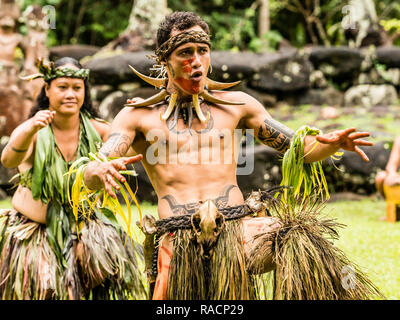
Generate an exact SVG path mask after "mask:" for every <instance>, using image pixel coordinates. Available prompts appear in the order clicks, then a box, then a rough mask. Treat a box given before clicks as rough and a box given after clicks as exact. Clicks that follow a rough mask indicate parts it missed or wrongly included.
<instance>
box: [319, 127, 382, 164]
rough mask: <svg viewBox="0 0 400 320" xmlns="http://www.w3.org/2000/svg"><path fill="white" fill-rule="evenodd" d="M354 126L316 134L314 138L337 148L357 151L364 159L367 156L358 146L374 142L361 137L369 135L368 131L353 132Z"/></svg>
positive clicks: (365, 159) (366, 158) (371, 144)
mask: <svg viewBox="0 0 400 320" xmlns="http://www.w3.org/2000/svg"><path fill="white" fill-rule="evenodd" d="M355 131H356V128H348V129H345V130H336V131H333V132H330V133H327V134H324V135H321V136H320V135H317V136H316V137H315V139H316V140H317V141H318V142H320V143H323V144H329V145H332V146H335V147H337V148H338V150H339V149H343V150H347V151H354V152H357V153H358V154H359V155H360V156H361V158H362V159H363V160H364V161H367V162H368V161H369V158H368V157H367V155H366V154H365V152H364V151H362V150H361V149H360V148H359V146H373V145H374V143H373V142H370V141H366V140H363V139H361V138H366V137H369V136H370V134H369V132H355Z"/></svg>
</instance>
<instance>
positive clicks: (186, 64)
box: [182, 58, 194, 73]
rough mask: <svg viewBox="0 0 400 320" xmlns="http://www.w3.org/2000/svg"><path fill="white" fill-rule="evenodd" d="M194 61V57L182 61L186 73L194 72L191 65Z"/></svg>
mask: <svg viewBox="0 0 400 320" xmlns="http://www.w3.org/2000/svg"><path fill="white" fill-rule="evenodd" d="M193 61H194V58H192V59H189V60H185V61H183V62H182V64H183V68H182V69H183V71H184V72H186V73H192V70H193V69H192V67H191V66H190V65H191V63H192V62H193Z"/></svg>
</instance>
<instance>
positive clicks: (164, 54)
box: [155, 31, 211, 63]
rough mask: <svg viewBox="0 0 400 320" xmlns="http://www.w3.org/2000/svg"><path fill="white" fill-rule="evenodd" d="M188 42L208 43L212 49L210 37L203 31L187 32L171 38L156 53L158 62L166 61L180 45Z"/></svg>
mask: <svg viewBox="0 0 400 320" xmlns="http://www.w3.org/2000/svg"><path fill="white" fill-rule="evenodd" d="M188 42H199V43H206V44H208V46H209V47H211V42H210V37H209V35H208V34H207V33H205V32H203V31H185V32H182V33H179V34H177V35H176V36H173V37H171V38H169V39H168V40H167V41H165V42H164V43H163V44H162V45H161V46H160V47H159V48H158V49H157V50H156V51H155V54H156V56H157V61H158V62H159V63H160V62H161V61H165V60H166V59H167V58H168V57H169V55H170V54H171V53H172V52H173V51H174V50H175V49H176V48H178V47H179V46H180V45H182V44H184V43H188Z"/></svg>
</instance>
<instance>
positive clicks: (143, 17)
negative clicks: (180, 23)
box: [96, 0, 168, 57]
mask: <svg viewBox="0 0 400 320" xmlns="http://www.w3.org/2000/svg"><path fill="white" fill-rule="evenodd" d="M167 14H168V8H167V0H133V1H132V10H131V14H130V17H129V24H128V26H127V27H126V29H125V30H124V31H123V32H121V34H120V35H119V36H118V38H116V39H114V40H113V41H111V42H110V43H108V44H107V45H106V46H105V47H103V48H102V49H101V50H100V51H99V52H98V53H97V54H96V57H98V56H99V55H102V54H104V53H106V52H108V54H109V52H110V51H119V52H121V51H122V52H133V51H140V50H146V49H154V47H155V43H156V34H157V29H158V27H159V25H160V23H161V21H162V20H163V19H164V17H165V16H166V15H167Z"/></svg>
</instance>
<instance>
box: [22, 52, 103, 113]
mask: <svg viewBox="0 0 400 320" xmlns="http://www.w3.org/2000/svg"><path fill="white" fill-rule="evenodd" d="M66 64H72V65H74V66H76V67H77V68H79V69H82V68H83V67H82V65H81V64H80V63H79V62H78V61H77V60H76V59H74V58H71V57H63V58H61V59H59V60H57V61H56V62H54V67H55V68H58V67H61V66H64V65H66ZM51 81H52V80H50V81H47V83H48V85H50V83H51ZM84 83H85V99H84V100H83V104H82V107H81V110H82V111H87V112H88V113H89V114H90V115H91V116H92V117H94V118H98V117H99V114H98V112H97V110H96V109H94V107H93V104H92V99H91V97H90V84H89V80H88V79H85V80H84ZM48 108H49V98H47V96H46V91H45V89H44V86H43V88H42V90H41V91H40V94H39V95H38V97H37V98H36V104H35V106H33V108H32V109H31V113H30V115H29V118H31V117H33V116H34V115H35V114H36V113H37V112H38V111H40V110H46V109H48Z"/></svg>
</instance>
